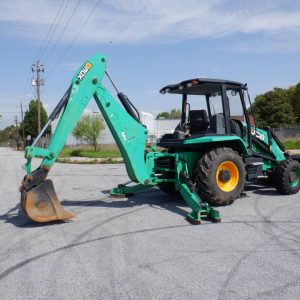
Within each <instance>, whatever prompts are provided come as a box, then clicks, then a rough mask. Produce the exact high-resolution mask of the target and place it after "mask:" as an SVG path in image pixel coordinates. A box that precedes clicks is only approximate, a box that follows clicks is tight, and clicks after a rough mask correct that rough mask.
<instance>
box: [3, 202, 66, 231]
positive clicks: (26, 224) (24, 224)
mask: <svg viewBox="0 0 300 300" xmlns="http://www.w3.org/2000/svg"><path fill="white" fill-rule="evenodd" d="M0 220H3V221H4V223H10V224H13V225H14V226H16V227H21V228H35V227H43V226H49V225H55V224H60V223H66V221H55V222H51V223H35V222H33V221H31V220H30V219H29V218H28V217H27V216H26V215H25V214H24V213H23V211H22V209H21V205H20V204H17V205H16V206H15V207H13V208H11V209H10V210H9V211H8V212H6V213H5V214H3V215H0ZM68 222H70V221H68Z"/></svg>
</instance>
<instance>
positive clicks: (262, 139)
mask: <svg viewBox="0 0 300 300" xmlns="http://www.w3.org/2000/svg"><path fill="white" fill-rule="evenodd" d="M251 134H252V135H254V136H255V137H257V138H258V139H260V140H261V141H265V136H264V135H263V134H261V133H259V132H258V131H256V130H254V129H251Z"/></svg>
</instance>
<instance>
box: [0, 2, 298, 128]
mask: <svg viewBox="0 0 300 300" xmlns="http://www.w3.org/2000/svg"><path fill="white" fill-rule="evenodd" d="M0 8H1V9H0V37H1V48H0V59H1V67H2V72H1V75H0V76H1V77H0V78H1V81H0V82H1V83H0V87H1V88H0V114H1V115H2V119H1V120H0V128H4V127H5V126H7V125H9V124H12V123H13V120H14V118H15V115H17V116H18V118H19V119H20V109H19V105H20V101H21V100H22V102H23V104H24V105H27V104H28V103H29V101H30V99H31V98H32V97H33V96H32V95H34V89H33V88H32V87H31V77H32V74H31V65H32V63H33V62H35V61H36V60H37V59H40V60H41V63H43V64H44V67H45V73H44V74H43V77H44V78H45V81H46V85H45V86H44V87H43V89H42V100H43V102H44V105H45V107H46V109H47V110H48V112H50V111H51V110H52V109H53V108H54V106H55V104H56V103H57V102H58V101H59V100H60V98H61V96H62V95H63V94H64V92H65V90H66V89H67V87H68V85H69V82H70V80H71V78H72V76H73V74H74V71H75V70H76V69H77V68H78V67H79V66H80V65H81V63H82V62H83V61H85V60H86V59H88V58H89V57H90V56H91V55H93V54H95V53H97V52H103V53H105V54H106V56H107V58H108V67H109V71H110V73H111V75H112V76H113V78H114V80H115V81H116V83H117V85H118V86H119V88H120V89H121V90H122V91H123V92H125V93H126V94H127V95H128V96H129V98H130V99H131V101H132V102H133V103H134V104H135V105H136V106H137V107H138V108H139V109H140V110H143V111H147V112H150V113H153V114H157V113H158V112H160V111H164V110H170V109H171V108H173V107H178V108H179V103H180V101H179V99H178V98H177V97H176V96H174V95H173V96H172V95H160V94H159V90H160V88H161V87H162V86H165V85H167V84H172V83H176V82H179V81H182V80H185V79H190V78H196V77H211V78H226V79H230V80H236V81H240V82H247V83H248V85H249V89H250V94H251V96H252V98H254V97H255V96H256V95H257V94H259V93H262V92H265V91H267V90H269V89H272V88H273V87H274V86H277V87H288V86H290V85H292V84H295V83H297V82H299V81H300V59H299V58H300V1H290V0H280V1H277V0H272V1H268V0H265V1H261V0H252V1H248V0H244V1H242V0H240V1H239V0H235V1H234V0H231V1H229V0H211V1H207V0H206V1H202V0H185V1H182V0H152V1H151V0H127V1H122V0H102V1H101V0H90V1H84V0H26V1H24V0H15V1H9V0H0ZM47 34H48V35H47ZM111 91H112V90H111ZM89 109H96V106H95V104H93V100H92V101H91V105H90V106H89Z"/></svg>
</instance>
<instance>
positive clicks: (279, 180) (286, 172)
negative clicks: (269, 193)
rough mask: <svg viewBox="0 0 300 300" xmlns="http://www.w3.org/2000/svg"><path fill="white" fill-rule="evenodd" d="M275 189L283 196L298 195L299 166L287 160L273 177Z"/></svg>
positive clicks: (295, 162)
mask: <svg viewBox="0 0 300 300" xmlns="http://www.w3.org/2000/svg"><path fill="white" fill-rule="evenodd" d="M273 179H274V185H275V188H276V189H277V190H278V191H279V192H280V193H281V194H284V195H292V194H296V193H298V191H299V189H300V164H299V162H297V161H296V160H293V159H291V158H287V159H286V160H285V161H283V162H282V163H281V164H280V165H279V166H278V167H277V169H276V171H275V173H274V175H273Z"/></svg>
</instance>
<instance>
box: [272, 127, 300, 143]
mask: <svg viewBox="0 0 300 300" xmlns="http://www.w3.org/2000/svg"><path fill="white" fill-rule="evenodd" d="M275 134H276V135H277V137H278V138H279V139H282V140H284V139H296V138H298V139H299V138H300V126H296V127H288V128H276V129H275Z"/></svg>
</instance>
